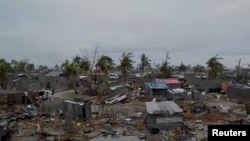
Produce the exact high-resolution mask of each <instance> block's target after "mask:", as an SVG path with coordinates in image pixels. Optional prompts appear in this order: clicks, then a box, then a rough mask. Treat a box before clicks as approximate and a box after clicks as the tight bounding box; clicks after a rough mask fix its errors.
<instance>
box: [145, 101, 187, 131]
mask: <svg viewBox="0 0 250 141" xmlns="http://www.w3.org/2000/svg"><path fill="white" fill-rule="evenodd" d="M145 104H146V126H147V128H148V129H150V130H151V129H158V130H170V129H173V128H178V127H182V125H183V119H182V117H181V114H180V113H181V112H182V111H183V110H182V109H181V108H180V107H179V105H177V104H176V103H175V102H174V101H161V102H155V101H151V102H146V103H145Z"/></svg>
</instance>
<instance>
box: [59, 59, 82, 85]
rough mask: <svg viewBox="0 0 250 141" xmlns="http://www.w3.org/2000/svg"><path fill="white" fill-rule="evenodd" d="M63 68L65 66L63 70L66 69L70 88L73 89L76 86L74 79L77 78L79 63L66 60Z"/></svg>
mask: <svg viewBox="0 0 250 141" xmlns="http://www.w3.org/2000/svg"><path fill="white" fill-rule="evenodd" d="M62 68H63V71H64V73H65V75H66V77H67V78H68V80H69V89H72V88H73V87H74V80H76V79H77V75H78V72H79V67H78V65H77V63H75V62H72V63H69V61H68V60H66V61H65V62H64V63H63V64H62Z"/></svg>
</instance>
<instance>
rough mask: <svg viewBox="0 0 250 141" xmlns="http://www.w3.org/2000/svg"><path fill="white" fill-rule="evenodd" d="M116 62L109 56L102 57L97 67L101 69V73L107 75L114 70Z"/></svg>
mask: <svg viewBox="0 0 250 141" xmlns="http://www.w3.org/2000/svg"><path fill="white" fill-rule="evenodd" d="M113 66H114V61H113V59H112V58H110V57H109V56H105V55H102V56H101V57H100V59H98V62H97V63H96V67H98V68H99V70H100V71H101V72H104V73H105V75H107V74H108V72H109V71H110V70H111V69H112V68H113Z"/></svg>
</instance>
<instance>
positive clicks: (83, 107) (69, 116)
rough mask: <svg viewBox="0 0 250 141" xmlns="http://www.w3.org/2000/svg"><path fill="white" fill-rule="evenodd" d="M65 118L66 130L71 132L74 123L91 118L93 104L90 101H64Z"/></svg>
mask: <svg viewBox="0 0 250 141" xmlns="http://www.w3.org/2000/svg"><path fill="white" fill-rule="evenodd" d="M63 116H64V119H65V125H66V128H67V129H66V130H68V131H70V130H72V128H73V126H74V125H73V123H74V122H83V121H87V120H89V119H90V118H91V104H90V102H89V101H73V100H64V104H63Z"/></svg>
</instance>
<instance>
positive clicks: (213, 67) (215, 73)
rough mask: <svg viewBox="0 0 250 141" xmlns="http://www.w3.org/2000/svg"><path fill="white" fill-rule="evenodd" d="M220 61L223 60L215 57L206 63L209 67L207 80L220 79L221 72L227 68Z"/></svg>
mask: <svg viewBox="0 0 250 141" xmlns="http://www.w3.org/2000/svg"><path fill="white" fill-rule="evenodd" d="M220 59H223V58H221V57H219V56H218V55H215V56H214V57H211V58H210V59H208V61H207V62H206V64H207V67H208V74H207V79H218V78H219V77H220V74H221V72H222V71H223V69H224V68H225V67H224V65H223V64H221V63H220V62H219V60H220Z"/></svg>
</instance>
